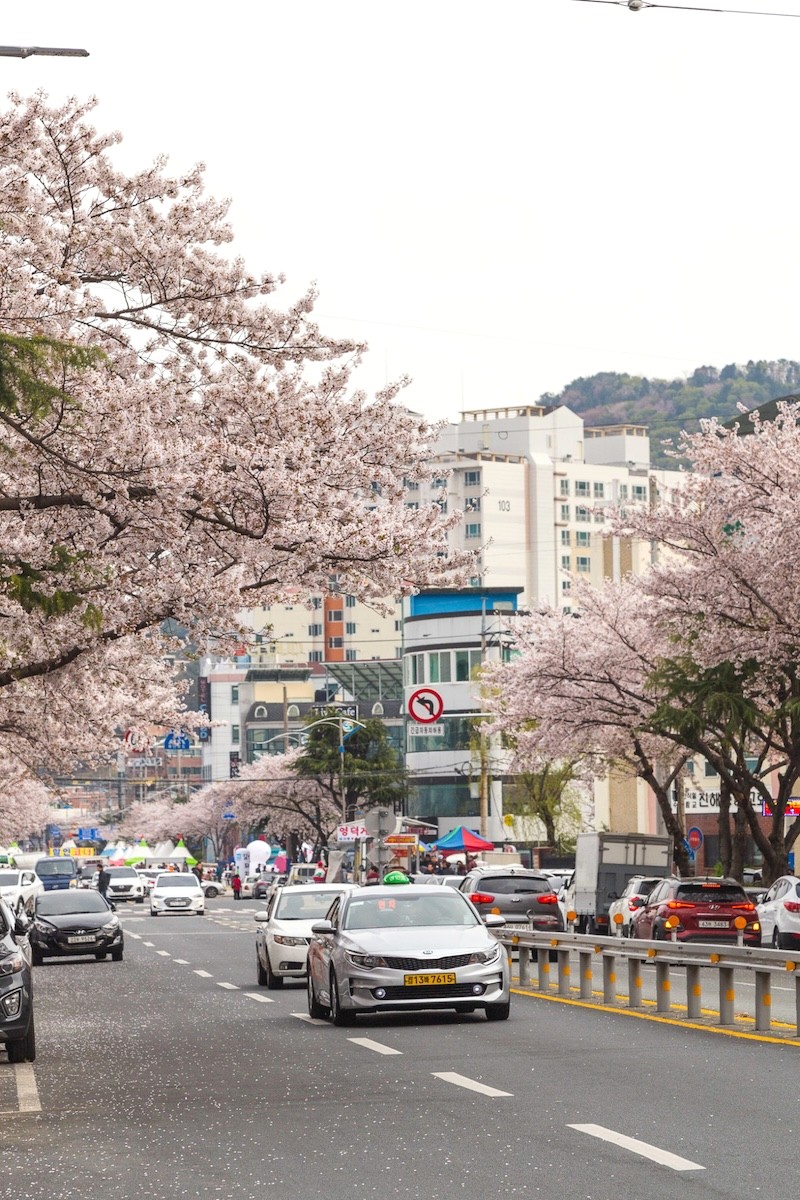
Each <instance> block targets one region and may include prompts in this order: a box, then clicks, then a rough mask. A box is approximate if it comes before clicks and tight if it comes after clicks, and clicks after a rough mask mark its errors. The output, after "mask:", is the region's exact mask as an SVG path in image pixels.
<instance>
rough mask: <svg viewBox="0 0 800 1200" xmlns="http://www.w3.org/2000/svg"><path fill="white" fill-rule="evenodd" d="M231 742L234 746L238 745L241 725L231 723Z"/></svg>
mask: <svg viewBox="0 0 800 1200" xmlns="http://www.w3.org/2000/svg"><path fill="white" fill-rule="evenodd" d="M231 742H232V743H233V745H234V746H235V745H237V744H238V742H239V726H238V725H231Z"/></svg>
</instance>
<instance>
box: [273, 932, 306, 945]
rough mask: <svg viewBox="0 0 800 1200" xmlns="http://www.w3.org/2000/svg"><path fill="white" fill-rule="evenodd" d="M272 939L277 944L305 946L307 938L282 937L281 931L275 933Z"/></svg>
mask: <svg viewBox="0 0 800 1200" xmlns="http://www.w3.org/2000/svg"><path fill="white" fill-rule="evenodd" d="M274 941H276V942H277V943H278V945H279V946H307V945H308V939H307V938H304V937H284V936H283V934H282V933H276V934H275V937H274Z"/></svg>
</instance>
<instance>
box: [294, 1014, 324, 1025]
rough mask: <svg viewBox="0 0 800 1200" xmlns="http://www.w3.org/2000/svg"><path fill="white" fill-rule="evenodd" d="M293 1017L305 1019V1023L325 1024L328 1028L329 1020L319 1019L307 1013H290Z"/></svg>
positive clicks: (300, 1019)
mask: <svg viewBox="0 0 800 1200" xmlns="http://www.w3.org/2000/svg"><path fill="white" fill-rule="evenodd" d="M290 1015H291V1016H293V1017H297V1019H298V1021H305V1023H306V1025H325V1026H326V1028H330V1022H329V1021H321V1020H320V1019H319V1018H318V1017H310V1016H309V1015H308V1013H291V1014H290Z"/></svg>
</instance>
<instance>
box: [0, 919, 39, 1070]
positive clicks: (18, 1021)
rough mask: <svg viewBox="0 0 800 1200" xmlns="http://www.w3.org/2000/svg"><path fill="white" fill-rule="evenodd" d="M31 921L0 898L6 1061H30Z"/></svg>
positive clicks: (1, 1038) (1, 1037)
mask: <svg viewBox="0 0 800 1200" xmlns="http://www.w3.org/2000/svg"><path fill="white" fill-rule="evenodd" d="M29 928H30V924H29V921H28V918H27V916H26V915H25V914H24V913H21V912H14V911H12V909H10V908H9V907H8V905H7V904H5V903H4V902H3V901H2V900H0V1042H4V1043H5V1047H6V1054H7V1055H8V1061H9V1062H12V1063H21V1062H25V1061H26V1060H27V1061H28V1062H33V1061H34V1059H35V1058H36V1031H35V1028H34V1021H33V972H32V971H31V961H30V956H29V952H28V948H27V944H26V943H27V933H28V930H29Z"/></svg>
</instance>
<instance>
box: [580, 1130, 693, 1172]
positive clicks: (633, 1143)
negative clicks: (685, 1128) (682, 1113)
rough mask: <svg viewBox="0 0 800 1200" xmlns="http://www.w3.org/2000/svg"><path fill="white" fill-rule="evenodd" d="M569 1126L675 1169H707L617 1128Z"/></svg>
mask: <svg viewBox="0 0 800 1200" xmlns="http://www.w3.org/2000/svg"><path fill="white" fill-rule="evenodd" d="M567 1128H568V1129H577V1131H578V1133H588V1134H589V1136H590V1137H595V1138H600V1139H601V1140H602V1141H604V1142H611V1143H612V1144H613V1145H615V1146H620V1147H621V1148H622V1149H623V1150H630V1151H631V1153H633V1154H639V1155H641V1157H642V1158H648V1159H650V1161H651V1162H654V1163H658V1164H659V1165H660V1166H662V1167H669V1168H670V1169H671V1170H673V1171H705V1167H704V1166H702V1164H701V1163H696V1162H692V1161H691V1159H688V1158H681V1157H680V1155H679V1154H673V1153H672V1151H671V1150H662V1149H661V1147H660V1146H651V1145H650V1143H649V1142H640V1141H639V1139H638V1138H632V1137H628V1136H627V1134H624V1133H617V1131H616V1130H615V1129H606V1128H605V1126H603V1125H568V1126H567Z"/></svg>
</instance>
